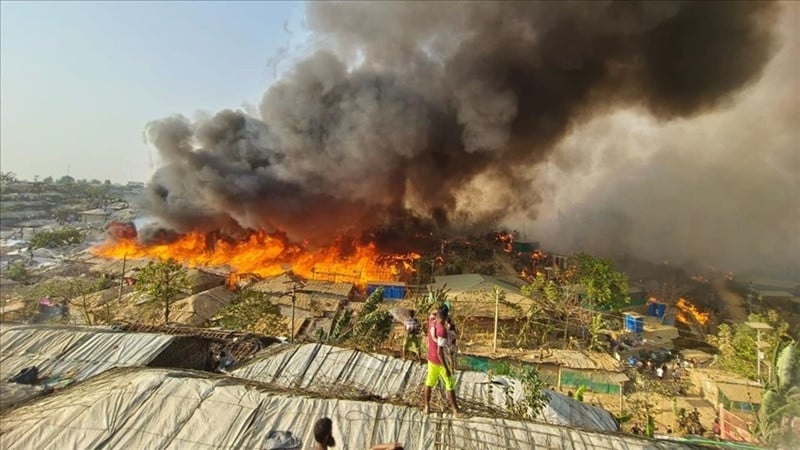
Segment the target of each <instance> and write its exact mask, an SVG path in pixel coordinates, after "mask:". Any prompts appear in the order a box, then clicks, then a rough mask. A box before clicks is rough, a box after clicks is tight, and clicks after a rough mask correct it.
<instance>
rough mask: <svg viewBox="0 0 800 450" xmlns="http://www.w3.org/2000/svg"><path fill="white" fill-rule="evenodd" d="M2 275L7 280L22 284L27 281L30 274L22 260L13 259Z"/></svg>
mask: <svg viewBox="0 0 800 450" xmlns="http://www.w3.org/2000/svg"><path fill="white" fill-rule="evenodd" d="M3 276H4V277H5V278H8V279H9V280H14V281H18V282H20V283H23V284H24V283H27V282H28V281H29V280H30V278H31V274H30V272H28V268H27V267H25V263H24V262H23V261H14V262H12V263H10V264H9V265H8V267H6V270H5V271H4V272H3Z"/></svg>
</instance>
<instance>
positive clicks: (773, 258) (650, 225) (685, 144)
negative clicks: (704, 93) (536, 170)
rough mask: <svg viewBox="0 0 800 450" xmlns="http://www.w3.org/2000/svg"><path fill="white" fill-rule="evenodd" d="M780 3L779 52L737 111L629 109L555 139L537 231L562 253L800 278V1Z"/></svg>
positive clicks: (531, 227)
mask: <svg viewBox="0 0 800 450" xmlns="http://www.w3.org/2000/svg"><path fill="white" fill-rule="evenodd" d="M783 8H784V11H783V14H782V15H781V19H780V21H779V22H778V23H777V24H776V26H775V32H776V34H777V37H778V38H779V40H778V41H779V42H780V48H779V51H778V52H777V53H776V54H775V56H774V57H773V59H772V60H771V61H770V63H769V65H768V66H767V67H766V68H765V71H764V75H763V77H762V79H761V80H760V81H759V83H758V84H757V85H754V86H751V87H750V88H748V89H746V90H744V91H743V92H742V93H741V95H739V96H738V97H737V99H736V100H737V101H736V104H735V105H733V106H732V107H730V108H724V109H721V110H719V111H715V112H712V113H710V114H705V115H703V116H702V117H696V118H694V119H693V120H685V121H673V122H669V123H659V122H658V121H656V120H652V119H651V118H649V117H648V116H645V115H642V114H640V111H637V110H636V109H626V110H621V111H617V112H615V113H612V114H609V115H604V116H602V117H596V118H595V119H593V120H591V121H589V122H588V123H585V124H583V125H580V126H578V127H576V128H575V129H574V130H573V132H572V133H571V134H570V135H569V136H568V137H566V138H565V139H563V140H562V141H561V142H559V144H558V145H557V146H556V147H555V149H554V150H553V153H552V154H551V157H550V160H549V164H548V165H547V166H546V167H543V168H542V169H543V170H542V176H541V178H542V179H547V180H549V182H550V183H549V184H550V185H552V186H553V191H551V192H548V193H547V194H546V195H545V196H544V197H545V201H544V204H543V205H542V207H541V211H542V213H541V214H540V215H539V217H538V218H537V220H536V221H535V222H531V221H528V222H527V230H528V232H529V234H531V235H535V236H536V237H537V238H538V239H541V240H542V241H544V242H547V243H548V244H549V245H551V246H552V247H555V248H558V249H560V250H563V251H564V252H570V251H574V250H587V251H593V252H600V253H605V254H610V255H623V254H628V255H632V256H637V257H640V258H646V259H650V260H653V261H657V262H660V261H662V260H667V261H670V263H672V264H673V265H680V266H685V265H686V264H692V263H693V265H695V266H699V267H700V268H701V269H704V268H708V267H709V266H711V267H713V268H715V269H717V270H719V271H723V272H725V271H734V272H736V273H737V274H742V275H745V276H747V275H754V274H758V275H761V276H765V275H766V276H768V277H786V278H788V279H793V280H795V281H800V127H798V124H800V100H798V99H800V60H798V58H797V55H798V54H800V5H798V4H797V3H792V4H784V5H783ZM510 223H512V224H514V225H515V226H519V225H518V224H519V223H520V220H519V219H517V220H511V221H510Z"/></svg>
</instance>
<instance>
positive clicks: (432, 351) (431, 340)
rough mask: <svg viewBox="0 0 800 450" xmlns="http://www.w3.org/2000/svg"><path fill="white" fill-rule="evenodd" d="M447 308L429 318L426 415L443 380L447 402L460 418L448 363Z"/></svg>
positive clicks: (425, 392) (453, 381)
mask: <svg viewBox="0 0 800 450" xmlns="http://www.w3.org/2000/svg"><path fill="white" fill-rule="evenodd" d="M447 316H448V314H447V308H445V307H441V308H439V310H438V311H436V314H435V315H434V316H433V317H430V318H428V339H427V342H428V375H427V377H426V378H425V388H424V394H425V414H428V412H430V405H431V389H432V388H433V387H435V386H436V385H437V384H438V383H439V381H440V380H441V381H442V383H443V384H444V389H445V391H446V393H447V400H448V402H449V403H450V408H451V410H452V411H453V415H454V416H458V415H459V412H458V403H457V402H456V392H455V379H454V377H453V372H452V371H451V370H450V366H449V364H448V362H447V357H446V351H447V350H446V347H447V328H446V326H445V321H446V320H447Z"/></svg>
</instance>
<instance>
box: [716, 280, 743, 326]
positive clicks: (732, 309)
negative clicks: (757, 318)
mask: <svg viewBox="0 0 800 450" xmlns="http://www.w3.org/2000/svg"><path fill="white" fill-rule="evenodd" d="M711 286H713V287H714V290H715V291H716V292H717V295H719V298H720V299H721V300H722V302H723V303H724V304H725V316H726V317H728V318H730V319H731V320H732V321H734V322H746V321H747V302H745V300H744V299H743V298H742V297H741V296H740V295H739V294H737V293H735V292H733V291H731V290H730V289H728V287H727V286H726V285H725V279H724V278H718V279H716V280H714V281H712V282H711Z"/></svg>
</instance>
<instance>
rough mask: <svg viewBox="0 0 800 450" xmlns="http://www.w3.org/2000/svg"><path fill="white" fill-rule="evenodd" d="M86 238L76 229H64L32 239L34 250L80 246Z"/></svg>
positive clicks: (46, 232)
mask: <svg viewBox="0 0 800 450" xmlns="http://www.w3.org/2000/svg"><path fill="white" fill-rule="evenodd" d="M84 237H85V236H84V235H83V233H82V232H81V231H80V230H78V229H76V228H70V227H63V228H59V229H56V230H44V231H40V232H38V233H36V234H34V235H33V237H32V238H31V245H32V246H33V248H58V247H62V246H64V245H70V244H80V243H81V242H83V239H84Z"/></svg>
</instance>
